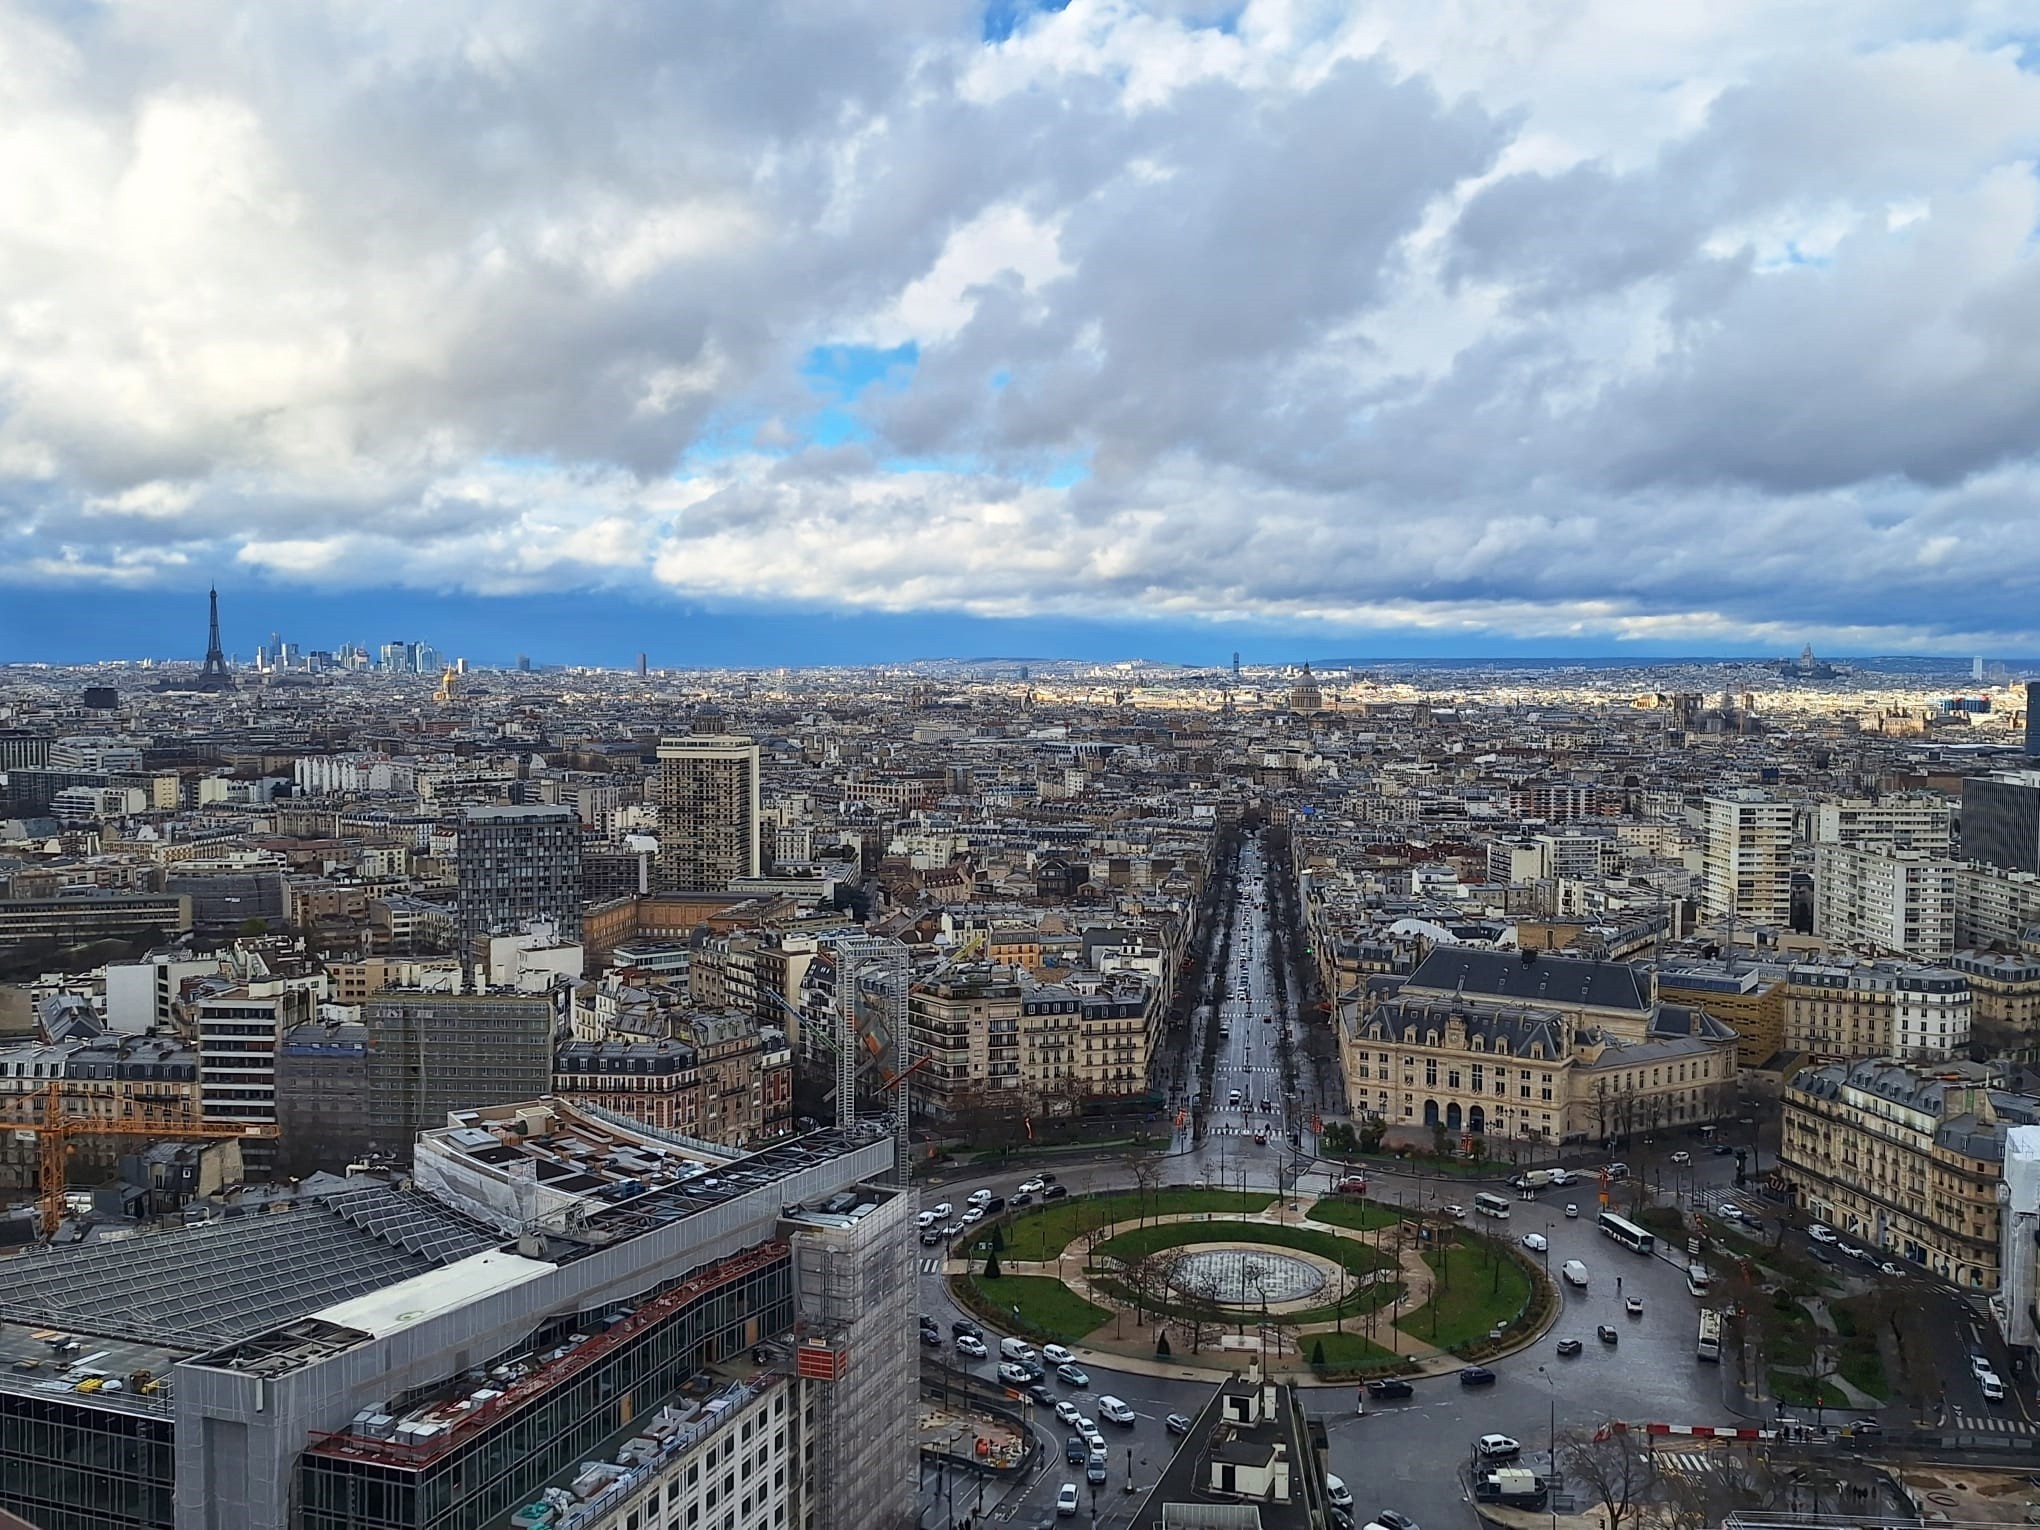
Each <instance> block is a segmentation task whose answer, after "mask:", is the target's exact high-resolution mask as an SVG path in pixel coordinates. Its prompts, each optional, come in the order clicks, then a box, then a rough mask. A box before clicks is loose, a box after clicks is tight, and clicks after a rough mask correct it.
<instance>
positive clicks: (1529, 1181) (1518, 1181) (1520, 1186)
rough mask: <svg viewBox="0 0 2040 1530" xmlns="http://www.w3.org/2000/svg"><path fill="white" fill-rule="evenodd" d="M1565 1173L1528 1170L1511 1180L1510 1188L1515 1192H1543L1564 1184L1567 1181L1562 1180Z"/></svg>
mask: <svg viewBox="0 0 2040 1530" xmlns="http://www.w3.org/2000/svg"><path fill="white" fill-rule="evenodd" d="M1564 1172H1565V1171H1564V1170H1563V1169H1526V1170H1524V1171H1523V1172H1522V1173H1521V1174H1518V1175H1517V1176H1516V1177H1515V1178H1514V1179H1512V1180H1510V1181H1509V1186H1510V1188H1511V1189H1515V1190H1543V1189H1546V1188H1548V1187H1549V1186H1552V1185H1562V1184H1564V1183H1565V1180H1564V1179H1562V1178H1560V1176H1561V1175H1562V1174H1564Z"/></svg>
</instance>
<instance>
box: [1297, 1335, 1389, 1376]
mask: <svg viewBox="0 0 2040 1530" xmlns="http://www.w3.org/2000/svg"><path fill="white" fill-rule="evenodd" d="M1320 1344H1322V1345H1324V1347H1325V1365H1324V1368H1325V1369H1326V1370H1327V1371H1362V1370H1375V1369H1379V1370H1392V1369H1395V1368H1397V1367H1398V1366H1399V1365H1400V1362H1399V1361H1398V1360H1397V1358H1396V1353H1395V1351H1394V1350H1392V1349H1383V1348H1382V1347H1381V1346H1380V1345H1379V1344H1376V1343H1375V1342H1374V1341H1373V1340H1372V1339H1370V1338H1368V1337H1367V1336H1366V1335H1365V1334H1357V1333H1338V1332H1333V1333H1307V1334H1305V1335H1304V1336H1303V1352H1304V1353H1305V1354H1306V1355H1312V1356H1314V1355H1316V1353H1317V1347H1318V1345H1320Z"/></svg>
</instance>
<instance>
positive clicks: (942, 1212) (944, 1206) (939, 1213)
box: [930, 1201, 955, 1222]
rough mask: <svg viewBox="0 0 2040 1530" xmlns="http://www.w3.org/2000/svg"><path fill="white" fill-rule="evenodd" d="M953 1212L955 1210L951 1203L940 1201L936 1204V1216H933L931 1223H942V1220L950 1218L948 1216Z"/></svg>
mask: <svg viewBox="0 0 2040 1530" xmlns="http://www.w3.org/2000/svg"><path fill="white" fill-rule="evenodd" d="M953 1210H955V1208H954V1207H953V1206H951V1205H950V1204H949V1202H947V1201H938V1202H936V1203H935V1208H934V1214H933V1216H932V1217H931V1218H930V1220H931V1221H936V1222H939V1221H941V1220H942V1219H943V1218H944V1217H946V1216H948V1215H949V1213H950V1212H951V1211H953Z"/></svg>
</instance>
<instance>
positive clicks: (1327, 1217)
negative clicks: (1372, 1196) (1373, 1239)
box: [1310, 1195, 1402, 1232]
mask: <svg viewBox="0 0 2040 1530" xmlns="http://www.w3.org/2000/svg"><path fill="white" fill-rule="evenodd" d="M1310 1219H1311V1220H1312V1221H1313V1222H1327V1223H1330V1224H1331V1225H1332V1226H1334V1227H1350V1228H1352V1229H1353V1231H1355V1232H1373V1231H1374V1230H1375V1229H1376V1228H1379V1227H1393V1226H1395V1224H1396V1223H1397V1222H1399V1221H1401V1220H1402V1213H1401V1212H1399V1211H1397V1210H1396V1209H1395V1208H1394V1207H1393V1206H1384V1205H1382V1204H1381V1202H1379V1201H1370V1200H1365V1199H1363V1198H1361V1197H1359V1196H1356V1195H1324V1196H1319V1197H1318V1199H1317V1202H1316V1204H1314V1205H1313V1206H1312V1207H1311V1208H1310Z"/></svg>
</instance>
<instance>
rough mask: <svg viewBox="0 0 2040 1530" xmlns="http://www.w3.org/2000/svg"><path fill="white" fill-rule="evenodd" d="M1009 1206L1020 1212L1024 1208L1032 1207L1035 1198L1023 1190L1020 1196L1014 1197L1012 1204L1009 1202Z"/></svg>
mask: <svg viewBox="0 0 2040 1530" xmlns="http://www.w3.org/2000/svg"><path fill="white" fill-rule="evenodd" d="M1008 1204H1010V1205H1011V1206H1012V1208H1013V1209H1014V1210H1015V1211H1018V1210H1019V1209H1020V1208H1021V1207H1022V1206H1032V1205H1033V1204H1034V1197H1033V1196H1031V1195H1029V1194H1028V1193H1027V1192H1026V1191H1025V1190H1022V1191H1021V1192H1020V1193H1019V1194H1018V1195H1016V1196H1014V1197H1013V1199H1012V1200H1011V1202H1009V1203H1008Z"/></svg>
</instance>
